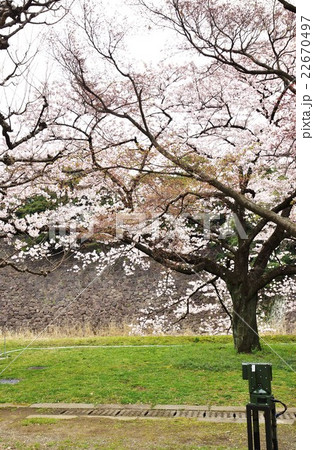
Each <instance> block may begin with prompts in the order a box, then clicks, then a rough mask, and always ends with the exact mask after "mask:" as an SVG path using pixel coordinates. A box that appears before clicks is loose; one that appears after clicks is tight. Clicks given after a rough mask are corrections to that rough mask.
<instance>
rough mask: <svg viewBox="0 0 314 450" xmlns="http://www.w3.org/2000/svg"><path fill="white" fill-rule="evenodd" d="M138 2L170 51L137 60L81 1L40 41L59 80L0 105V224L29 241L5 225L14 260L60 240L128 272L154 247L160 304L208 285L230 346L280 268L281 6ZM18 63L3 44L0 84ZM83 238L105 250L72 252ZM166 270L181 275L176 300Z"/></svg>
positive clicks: (285, 180)
mask: <svg viewBox="0 0 314 450" xmlns="http://www.w3.org/2000/svg"><path fill="white" fill-rule="evenodd" d="M2 3H3V2H2ZM4 3H5V5H9V4H10V5H11V4H12V2H4ZM28 4H32V7H36V6H37V7H39V10H40V11H41V9H40V8H41V7H46V11H47V8H48V9H49V8H50V7H51V8H53V7H57V5H58V2H24V6H27V5H28ZM140 4H141V6H142V7H143V8H144V10H145V11H146V12H147V13H148V14H149V15H150V18H151V19H152V20H153V21H156V20H157V21H158V26H161V27H165V30H166V29H167V30H169V28H170V29H172V30H173V34H170V35H169V36H171V37H169V39H171V40H172V41H173V47H172V50H171V51H172V54H171V55H170V57H169V55H166V54H165V55H163V56H164V58H163V61H161V60H160V61H158V63H156V62H154V63H149V62H147V63H146V64H145V63H143V61H139V60H138V58H137V59H136V56H135V55H134V54H132V49H131V48H130V45H128V38H129V34H128V32H130V29H128V25H127V24H122V26H121V27H120V25H119V23H118V22H119V21H118V18H115V21H114V22H112V20H111V21H110V20H109V19H108V17H106V13H108V12H106V11H105V12H104V11H99V10H97V5H98V7H99V4H98V3H97V2H96V3H93V2H89V3H85V4H84V5H83V9H82V13H81V14H77V13H76V14H75V16H74V17H73V18H72V20H73V22H72V26H71V25H69V26H68V27H67V30H70V31H69V33H68V36H67V38H66V39H63V40H59V39H58V38H57V37H55V38H54V41H53V47H54V52H55V55H56V58H57V59H58V61H59V62H60V63H61V66H62V68H63V70H64V75H65V76H64V78H63V80H62V82H60V83H59V85H58V84H56V87H55V88H50V89H49V90H48V89H46V90H45V89H44V90H40V91H39V94H38V90H37V91H36V92H37V97H36V96H35V97H33V98H32V101H30V100H27V101H23V102H21V103H20V105H18V107H16V105H15V108H14V109H13V108H12V106H11V104H9V103H7V108H6V110H1V116H0V125H1V127H2V143H1V153H0V161H1V162H0V170H1V172H0V177H1V178H0V179H1V182H0V193H1V199H0V202H1V205H2V212H1V218H0V219H1V231H0V232H1V236H4V235H5V234H8V233H9V234H11V235H18V236H19V234H20V232H24V233H26V234H27V235H28V236H31V237H33V238H34V239H35V241H36V244H35V245H33V246H28V247H27V250H26V251H25V242H24V241H23V240H19V239H16V240H15V244H16V247H17V248H19V250H20V251H19V252H18V253H17V254H16V255H14V257H13V259H12V258H11V259H10V264H11V265H13V266H14V267H15V268H17V269H18V268H19V267H20V266H19V262H23V261H24V260H25V256H30V257H31V258H33V259H36V258H43V257H48V256H49V255H51V254H52V253H53V252H55V251H59V250H60V251H63V250H64V249H66V250H67V249H72V250H74V251H75V258H76V259H77V260H78V261H80V260H81V261H82V266H83V268H84V267H85V266H86V265H87V264H90V263H91V262H93V263H96V265H97V273H101V272H102V270H103V268H104V267H105V266H107V265H108V264H113V263H114V261H116V259H117V258H119V257H121V255H123V256H124V258H125V270H126V272H127V273H128V274H130V275H131V274H132V273H133V270H134V266H135V265H137V264H139V265H141V267H143V268H144V269H145V268H147V265H148V261H149V258H150V259H154V260H155V261H157V262H159V263H160V264H162V265H163V266H164V267H165V268H166V273H165V279H166V287H165V286H164V285H163V283H161V286H159V287H157V297H158V296H159V293H158V292H159V291H160V290H162V289H164V288H165V289H166V292H167V293H168V294H169V302H168V304H165V305H163V309H164V311H166V309H167V308H169V307H170V308H171V307H174V308H176V309H177V310H176V314H177V320H178V322H179V321H181V320H183V319H184V317H186V316H187V315H188V314H190V313H191V312H193V311H197V310H199V309H200V308H203V311H208V313H209V312H210V310H211V309H212V306H211V305H212V303H211V301H209V300H210V299H211V298H212V297H213V296H215V297H216V298H217V299H218V302H219V303H218V306H219V308H220V309H221V311H223V313H224V314H225V315H226V316H227V318H228V320H229V321H230V324H231V326H232V331H233V336H234V343H235V347H236V349H237V351H239V352H251V351H252V350H253V349H259V348H260V342H259V336H258V327H257V325H258V324H257V318H256V312H257V309H258V306H259V302H261V299H262V295H261V294H262V293H263V292H264V290H265V289H266V288H268V287H269V286H270V285H274V284H275V285H276V286H277V284H276V283H280V284H281V285H282V287H283V288H282V289H284V286H287V285H288V284H289V283H287V282H286V281H285V280H287V277H291V276H293V275H294V273H295V261H294V256H295V248H294V245H295V223H294V208H295V187H294V184H295V179H294V170H295V158H294V156H295V148H294V146H295V124H294V114H293V111H294V107H295V82H294V80H295V75H294V58H295V48H294V32H295V24H294V14H293V11H292V10H291V8H289V7H288V6H289V5H288V4H287V2H281V1H278V0H267V1H265V2H263V4H260V2H257V1H255V0H250V1H248V2H245V4H243V2H241V3H240V2H239V3H236V2H235V3H231V2H224V0H213V1H211V2H201V1H199V0H193V1H192V0H191V1H180V0H168V1H162V2H158V3H157V2H148V1H144V0H143V1H140ZM156 5H157V6H156ZM290 5H291V4H290ZM29 6H30V5H29ZM292 6H293V5H292ZM6 8H8V6H6ZM10 8H11V6H10ZM292 9H293V8H292ZM10 11H11V10H10ZM1 14H2V13H1ZM11 15H12V14H11ZM3 17H5V19H4V25H5V26H6V24H8V23H9V22H8V21H9V18H8V17H10V16H9V15H7V13H5V14H4V16H3ZM21 17H23V18H24V19H25V21H26V20H28V19H29V20H28V22H29V21H30V20H33V17H32V18H31V19H30V17H31V16H28V15H27V14H26V13H25V11H24V15H22V16H21ZM27 18H28V19H27ZM28 22H25V24H26V23H28ZM12 26H13V25H12ZM12 26H11V28H10V27H6V28H8V30H9V29H11V30H13V29H14V27H13V28H12ZM18 26H19V23H17V24H16V29H17V28H18ZM150 26H153V25H150ZM12 33H13V31H12ZM6 36H10V32H9V31H8V32H6ZM5 39H6V38H5ZM9 39H11V37H9V38H7V42H9ZM9 48H10V47H9ZM9 48H7V49H6V50H5V51H9V50H8V49H9ZM178 52H180V53H179V56H178V57H176V56H175V55H178ZM173 55H174V56H173ZM11 56H12V53H11ZM11 59H12V58H11ZM25 64H26V59H25ZM20 75H21V64H20V62H19V63H18V64H15V65H14V58H13V68H12V69H11V71H9V72H8V75H4V76H3V83H2V88H3V89H4V88H6V86H7V85H8V84H9V83H10V82H11V81H12V80H13V79H15V77H17V76H20ZM22 119H23V120H22ZM58 227H61V228H62V227H63V228H64V230H67V231H70V232H69V233H59V234H58V233H57V232H56V233H54V229H57V228H58ZM43 232H44V233H45V239H44V241H41V240H40V239H39V241H38V238H40V237H41V233H43ZM87 238H89V239H93V240H97V241H99V242H101V243H103V244H105V245H107V246H109V248H110V250H109V251H107V252H91V253H86V252H80V251H79V248H78V247H79V244H80V242H82V240H83V241H84V240H85V239H87ZM147 256H148V257H149V258H147ZM8 263H9V261H8V258H2V260H1V261H0V264H1V265H2V266H4V265H6V264H8ZM77 270H79V266H78V265H75V267H74V272H76V271H77ZM169 271H177V272H181V273H184V274H187V275H191V276H192V277H193V281H191V284H190V286H189V288H188V290H187V292H186V295H185V296H183V297H182V298H180V299H179V300H178V301H174V300H173V299H172V297H173V295H172V292H173V289H174V287H173V286H172V285H171V277H170V275H169ZM169 280H170V281H169ZM169 283H170V285H169ZM276 289H278V288H276ZM199 294H201V295H202V298H203V304H202V305H199V304H197V302H196V300H195V299H196V297H197V295H199ZM160 297H161V296H160ZM162 312H163V311H162ZM159 323H160V326H163V325H164V324H165V321H164V319H160V322H159ZM219 326H220V325H219V323H218V324H217V327H219ZM205 328H206V327H205Z"/></svg>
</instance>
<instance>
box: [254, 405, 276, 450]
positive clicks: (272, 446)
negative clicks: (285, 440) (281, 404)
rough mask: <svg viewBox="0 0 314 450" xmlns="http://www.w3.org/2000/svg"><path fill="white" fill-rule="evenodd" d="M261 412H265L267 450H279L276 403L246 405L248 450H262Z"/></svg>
mask: <svg viewBox="0 0 314 450" xmlns="http://www.w3.org/2000/svg"><path fill="white" fill-rule="evenodd" d="M259 411H263V412H264V418H265V434H266V436H265V438H266V449H267V450H278V441H277V420H276V408H275V404H274V403H272V404H271V405H256V404H254V403H248V404H247V405H246V418H247V435H248V450H260V449H261V441H260V428H259V416H258V415H259ZM252 416H253V420H252ZM252 425H253V427H252Z"/></svg>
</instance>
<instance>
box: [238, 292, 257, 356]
mask: <svg viewBox="0 0 314 450" xmlns="http://www.w3.org/2000/svg"><path fill="white" fill-rule="evenodd" d="M231 297H232V300H233V323H232V330H233V342H234V346H235V348H236V350H237V352H238V353H252V351H253V350H261V346H260V341H259V336H258V331H257V320H256V309H257V293H256V294H255V295H254V296H252V297H251V298H247V297H246V296H245V295H243V294H242V293H241V289H234V290H232V292H231Z"/></svg>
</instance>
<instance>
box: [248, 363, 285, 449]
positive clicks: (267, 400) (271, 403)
mask: <svg viewBox="0 0 314 450" xmlns="http://www.w3.org/2000/svg"><path fill="white" fill-rule="evenodd" d="M242 378H243V379H244V380H248V381H249V393H250V403H248V404H247V405H246V419H247V436H248V450H260V449H261V441H260V426H259V412H260V411H262V412H264V418H265V433H266V449H267V450H278V439H277V417H279V416H281V415H282V414H284V413H285V412H286V410H287V407H286V405H285V404H284V403H282V402H280V401H279V400H276V399H275V398H274V396H273V395H272V392H271V381H272V365H271V364H268V363H266V364H261V363H243V364H242ZM276 403H281V404H282V405H283V406H284V411H282V412H280V413H279V414H276Z"/></svg>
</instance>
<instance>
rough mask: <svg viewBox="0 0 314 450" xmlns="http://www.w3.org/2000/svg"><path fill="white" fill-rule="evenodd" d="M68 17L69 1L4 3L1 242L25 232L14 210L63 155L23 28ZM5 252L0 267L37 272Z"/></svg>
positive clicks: (0, 16)
mask: <svg viewBox="0 0 314 450" xmlns="http://www.w3.org/2000/svg"><path fill="white" fill-rule="evenodd" d="M66 12H67V10H66V5H65V2H62V1H60V0H54V1H52V0H50V1H34V0H28V1H26V0H24V1H12V0H4V1H1V2H0V58H1V74H0V76H1V78H0V98H1V104H0V130H1V140H0V206H1V210H0V240H1V241H3V240H5V239H7V238H8V237H10V236H13V235H14V234H16V233H22V232H23V231H25V227H24V225H23V226H22V225H21V224H19V223H18V221H16V220H15V219H16V217H15V213H16V210H17V209H18V207H19V205H20V204H21V202H22V201H23V198H24V199H26V198H28V197H31V196H34V195H36V187H38V186H41V188H42V187H43V184H45V183H47V180H48V179H47V178H46V181H45V182H43V178H44V177H46V174H48V173H49V172H50V171H51V169H50V168H51V165H52V164H53V163H54V162H55V161H56V160H58V159H59V158H60V157H61V156H62V155H61V148H60V150H58V148H53V146H52V145H50V146H49V143H48V142H49V131H48V128H49V125H50V124H51V122H53V120H52V119H51V118H50V117H49V114H48V110H49V101H48V91H47V86H45V83H44V82H41V83H40V82H38V81H37V80H35V79H36V76H35V74H34V69H33V66H32V64H33V61H34V59H35V58H36V55H37V53H38V48H36V49H34V48H32V45H31V44H30V45H28V44H27V43H26V42H27V39H25V36H26V35H25V31H24V29H25V27H26V26H27V28H28V29H30V28H31V27H32V26H33V25H36V26H37V28H39V25H41V26H44V25H48V24H52V23H56V22H58V21H59V20H60V19H61V18H62V17H64V15H65V13H66ZM19 37H20V38H21V39H20V40H19ZM23 37H24V41H23ZM34 80H35V83H36V84H35V83H34ZM1 250H2V252H1V257H0V268H3V267H5V266H11V267H13V268H14V269H16V270H19V271H28V272H31V273H37V272H34V271H33V270H32V269H31V268H30V267H24V266H23V267H22V266H20V265H17V264H16V263H15V262H14V260H13V259H12V256H14V253H15V251H14V250H12V247H5V246H2V249H1ZM12 252H13V253H12Z"/></svg>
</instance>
